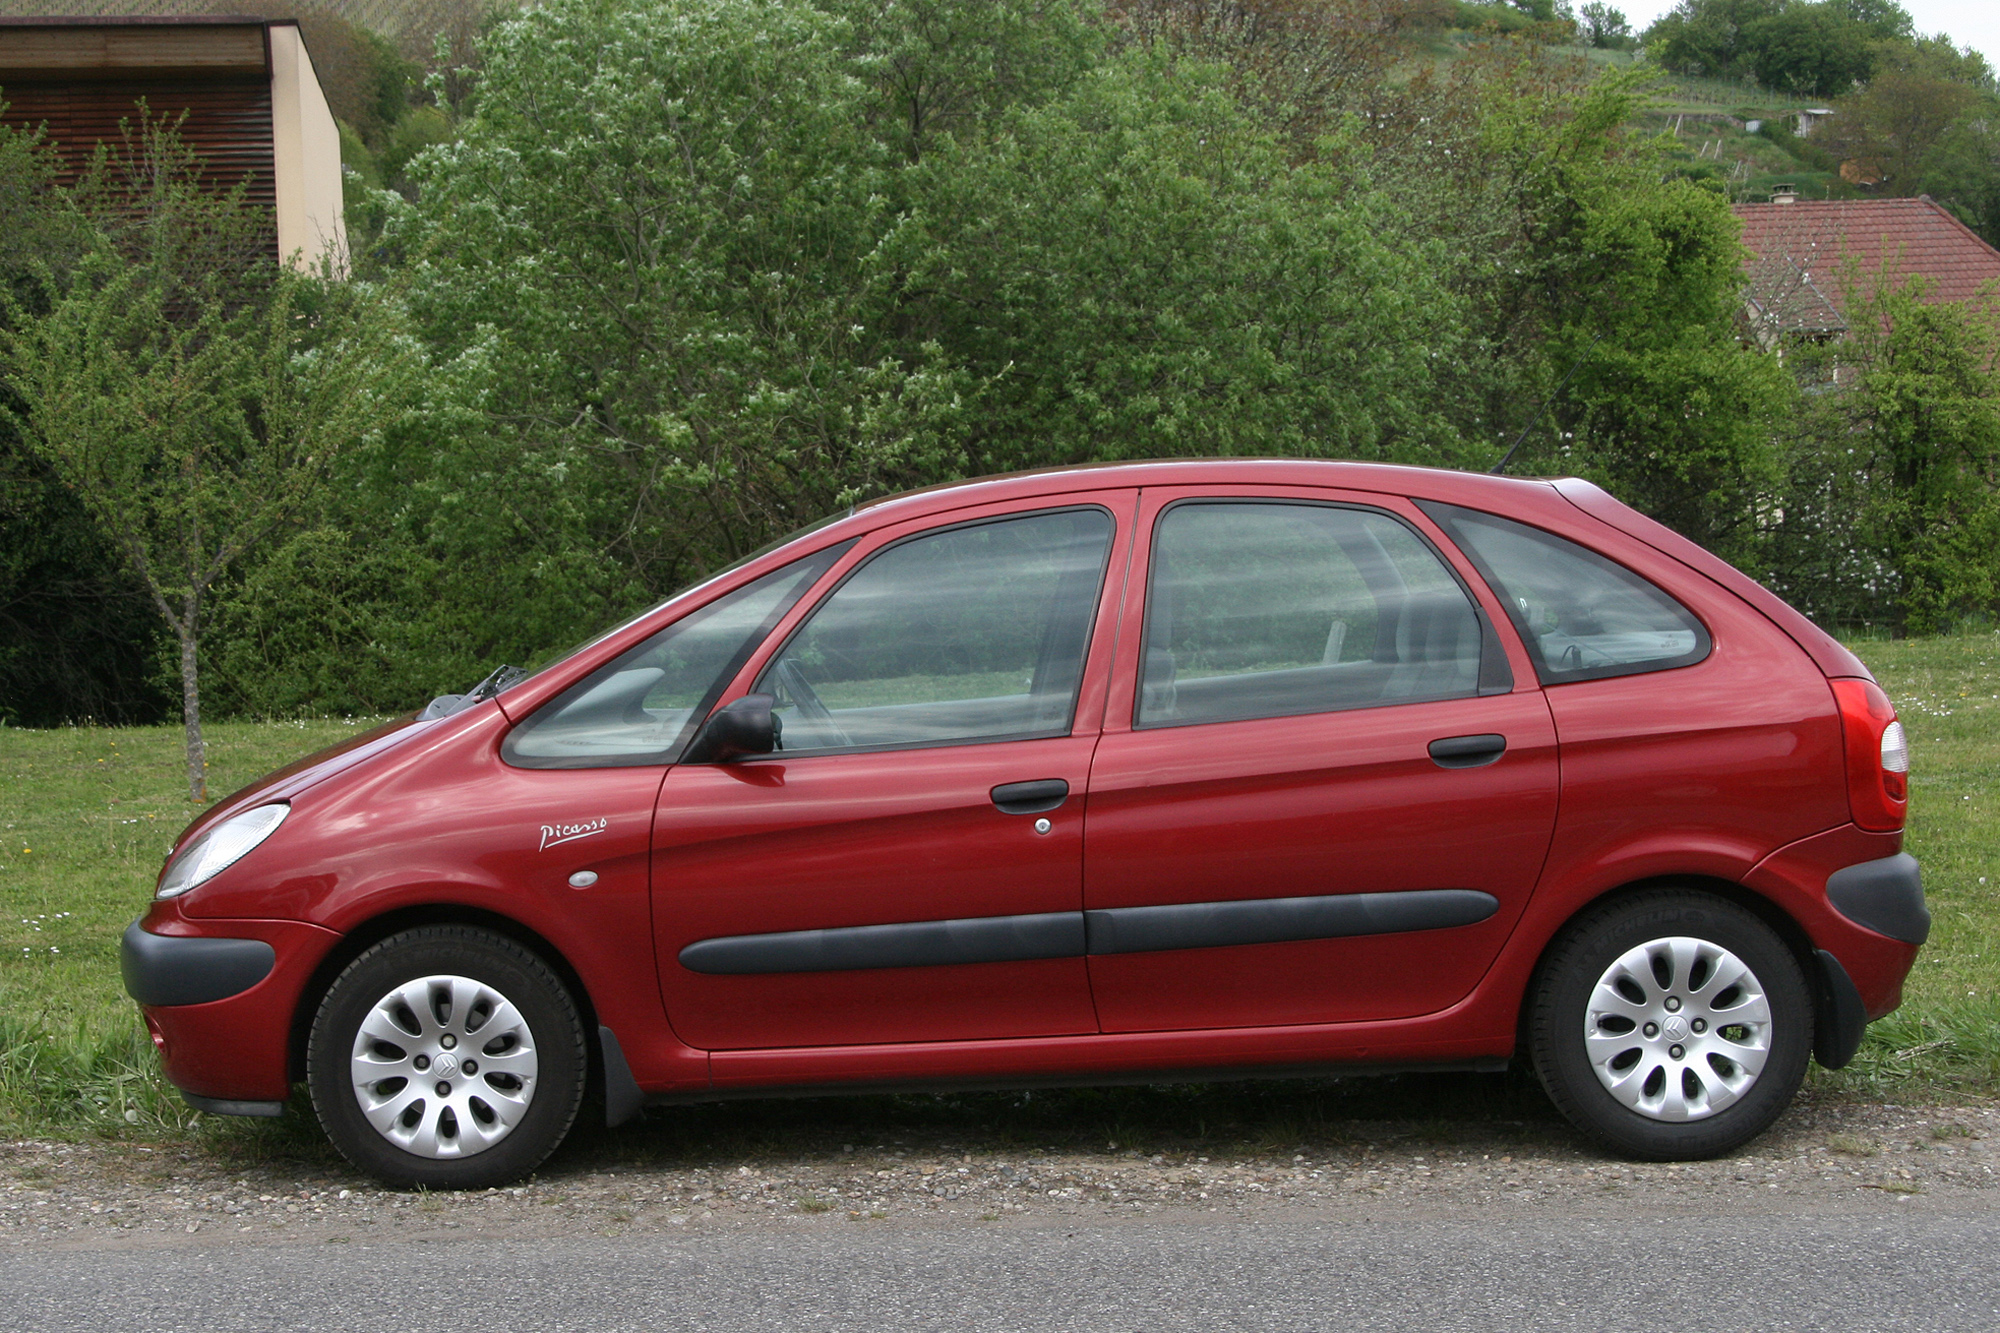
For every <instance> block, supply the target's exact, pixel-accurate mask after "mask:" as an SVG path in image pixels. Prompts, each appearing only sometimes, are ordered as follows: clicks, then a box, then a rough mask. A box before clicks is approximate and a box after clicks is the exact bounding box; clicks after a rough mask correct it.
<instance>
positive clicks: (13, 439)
mask: <svg viewBox="0 0 2000 1333" xmlns="http://www.w3.org/2000/svg"><path fill="white" fill-rule="evenodd" d="M56 178H57V163H56V160H55V158H54V156H53V154H52V153H50V152H49V150H48V148H47V145H46V144H45V143H44V142H43V140H42V138H41V136H40V135H39V134H38V133H35V132H31V131H19V130H12V129H7V128H4V127H0V218H4V219H5V220H6V221H5V225H4V226H0V293H5V296H0V328H7V327H11V326H12V325H13V323H14V322H15V319H16V317H17V315H18V314H20V313H24V312H25V313H29V314H33V313H39V310H40V306H39V305H38V304H37V300H36V297H37V293H38V284H37V282H36V275H37V274H39V273H42V272H50V271H55V272H61V271H65V270H67V269H68V268H69V267H70V266H71V265H72V264H73V263H74V262H75V260H76V258H77V256H78V254H79V253H80V251H81V250H82V249H83V248H85V246H86V244H87V232H88V228H87V226H86V225H85V223H84V219H83V218H82V217H81V215H80V214H79V213H78V212H77V210H75V209H74V208H71V207H70V206H69V204H68V201H67V199H66V198H65V196H64V195H63V194H62V193H61V192H60V191H59V190H58V189H57V188H56V185H55V181H56ZM9 298H11V299H9ZM18 405H19V404H18V400H15V399H14V398H13V395H12V393H11V390H10V389H9V388H8V386H7V384H6V383H5V381H4V378H0V717H4V718H8V719H10V720H11V721H13V722H15V723H25V724H27V725H29V726H52V725H55V724H57V723H60V722H63V721H65V720H67V719H70V718H79V717H96V718H103V719H106V720H111V721H119V722H134V721H144V720H150V718H151V716H152V715H153V712H154V710H155V709H157V707H158V706H159V703H160V700H159V699H158V698H157V697H156V691H155V690H154V689H153V688H152V684H151V681H150V678H149V677H150V666H151V660H152V648H153V644H154V640H155V638H156V635H157V632H158V629H159V626H158V622H157V617H156V616H155V615H154V613H153V610H152V606H151V604H150V602H149V601H148V600H147V598H146V596H145V593H144V592H143V590H141V589H140V588H138V587H137V586H136V585H135V584H134V583H133V581H132V580H131V578H130V576H129V575H127V574H126V573H125V572H124V570H123V568H122V566H121V565H120V563H119V561H118V558H117V555H116V553H115V552H113V551H111V550H110V549H108V548H107V547H106V545H105V543H104V541H103V539H102V538H101V537H100V536H99V534H98V532H97V530H96V528H95V526H94V525H93V524H92V523H91V521H90V516H89V514H88V513H87V512H85V511H84V510H83V509H82V508H81V507H79V506H78V505H77V504H76V502H75V499H74V497H72V496H71V495H70V494H69V493H68V492H67V491H66V490H64V488H63V487H62V484H61V483H60V482H59V481H58V480H57V479H56V477H55V476H54V475H53V474H52V473H51V472H50V471H49V469H48V467H47V466H46V465H45V464H44V463H43V462H42V461H41V459H40V458H38V457H37V456H36V455H34V454H33V453H32V452H30V451H29V450H28V449H27V448H26V446H25V445H24V443H23V442H22V440H21V439H20V437H19V435H18V433H17V432H16V431H15V430H14V428H13V426H12V424H11V423H10V422H9V420H8V419H7V417H6V415H5V412H6V409H7V408H10V407H18Z"/></svg>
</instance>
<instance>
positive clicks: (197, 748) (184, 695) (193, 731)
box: [175, 608, 208, 803]
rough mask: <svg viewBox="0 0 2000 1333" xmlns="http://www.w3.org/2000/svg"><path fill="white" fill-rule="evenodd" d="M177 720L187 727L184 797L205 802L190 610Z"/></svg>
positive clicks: (184, 637) (203, 749)
mask: <svg viewBox="0 0 2000 1333" xmlns="http://www.w3.org/2000/svg"><path fill="white" fill-rule="evenodd" d="M175 628H176V629H178V630H179V631H180V633H179V634H178V636H177V637H178V638H179V639H180V641H181V721H182V723H183V724H184V725H185V726H186V728H187V764H188V799H189V800H190V801H195V802H200V803H206V802H207V800H208V747H207V745H205V744H204V743H203V742H202V739H201V686H200V684H199V682H198V681H197V680H196V679H195V664H194V613H193V609H192V608H190V609H189V614H188V616H187V618H186V620H185V621H183V622H182V624H181V625H179V626H176V627H175Z"/></svg>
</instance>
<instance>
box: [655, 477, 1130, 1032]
mask: <svg viewBox="0 0 2000 1333" xmlns="http://www.w3.org/2000/svg"><path fill="white" fill-rule="evenodd" d="M1131 502H1132V501H1131V493H1130V492H1122V493H1109V494H1105V495H1100V496H1096V497H1092V498H1088V499H1086V500H1085V501H1084V502H1083V503H1079V504H1075V505H1070V506H1067V507H1064V508H1060V509H1049V508H1047V504H1048V502H1047V501H1041V502H1039V503H1040V504H1041V505H1042V506H1043V508H1041V509H1032V508H1028V507H1025V506H1024V505H1022V504H1019V503H1016V504H1014V505H1012V506H1005V507H997V508H990V509H988V510H986V511H982V512H980V513H978V514H976V515H971V516H968V517H965V518H964V519H963V520H962V521H959V522H955V523H952V524H950V525H949V526H942V525H938V524H937V522H936V520H932V521H931V525H930V526H929V527H920V528H916V529H914V530H911V529H908V528H905V529H892V530H889V531H886V532H884V533H879V534H876V535H875V536H874V537H872V538H869V539H866V540H864V541H863V542H862V543H860V544H859V545H858V546H857V547H856V548H855V550H854V551H853V552H852V553H851V554H850V555H849V556H848V557H847V558H846V563H845V565H844V567H842V568H840V569H836V571H835V586H834V588H833V590H832V591H831V592H829V593H828V594H826V595H825V596H824V597H823V598H822V599H821V600H820V601H819V602H818V604H817V605H815V606H812V607H810V608H807V609H804V610H802V611H800V612H798V613H796V614H794V615H793V616H792V617H790V618H789V619H788V621H787V623H786V624H784V625H781V626H780V627H779V630H778V632H777V633H776V634H775V635H774V636H773V640H772V643H771V644H770V645H768V646H767V648H766V649H765V651H764V652H763V653H762V654H760V656H759V657H758V658H757V659H756V660H753V661H752V662H751V663H750V665H749V666H748V667H747V668H745V670H744V672H743V673H742V676H741V678H740V679H739V681H738V682H737V685H736V686H735V687H733V689H732V695H733V694H737V693H749V692H764V693H770V694H773V695H776V696H777V699H778V709H777V712H778V716H779V718H780V719H781V721H782V724H783V732H782V737H781V742H782V745H783V747H784V748H783V749H782V750H781V751H780V752H778V753H776V754H773V755H770V756H767V757H761V758H757V759H753V760H747V761H739V762H736V763H730V764H716V765H689V764H683V765H678V766H676V767H675V768H674V769H672V770H671V771H670V772H669V773H668V775H667V780H666V783H665V784H664V786H663V788H662V790H661V793H660V801H659V807H658V811H657V813H656V816H655V820H654V830H653V867H652V892H653V908H654V914H653V919H654V931H655V937H656V941H657V943H658V953H659V960H660V978H661V989H662V992H663V994H664V997H665V1000H666V1004H667V1011H668V1014H669V1017H670V1019H671V1021H672V1023H673V1025H674V1028H675V1031H676V1032H677V1033H678V1034H679V1035H680V1036H681V1038H682V1039H683V1040H685V1041H687V1042H688V1043H690V1044H691V1045H694V1046H698V1047H702V1048H705V1049H709V1050H731V1049H738V1050H740V1049H753V1048H770V1047H793V1046H826V1045H850V1044H865V1043H879V1042H911V1041H950V1040H963V1039H968V1038H979V1037H1021V1036H1047V1035H1056V1034H1066V1033H1079V1032H1093V1031H1095V1030H1096V1026H1097V1025H1096V1019H1095V1016H1094V1012H1093V1010H1092V1007H1091V1001H1090V992H1089V981H1088V976H1087V973H1086V968H1085V963H1084V959H1083V919H1082V906H1083V902H1082V897H1083V888H1082V872H1083V863H1082V859H1083V794H1084V788H1085V784H1086V782H1087V779H1088V777H1089V769H1090V755H1091V750H1092V748H1093V747H1094V745H1095V744H1096V728H1097V719H1098V717H1099V715H1100V714H1101V710H1102V701H1103V688H1104V686H1103V679H1102V678H1103V677H1104V675H1105V674H1106V673H1107V672H1108V647H1109V642H1110V638H1111V634H1112V630H1113V629H1114V626H1113V624H1112V616H1111V615H1109V614H1105V615H1100V614H1099V612H1100V608H1101V607H1103V606H1105V605H1106V604H1111V605H1114V606H1115V602H1116V598H1117V595H1118V592H1119V589H1118V588H1117V587H1115V586H1110V585H1109V581H1108V580H1107V577H1106V573H1107V569H1109V568H1122V564H1121V563H1114V562H1113V561H1112V560H1111V555H1112V552H1113V548H1114V546H1115V545H1116V544H1117V543H1118V540H1119V536H1120V534H1119V524H1118V520H1116V519H1115V518H1114V517H1113V514H1114V513H1115V512H1124V513H1127V514H1129V512H1130V505H1131ZM1121 506H1122V509H1121ZM1093 642H1095V643H1096V647H1095V648H1093ZM1093 663H1094V664H1095V667H1094V670H1093V669H1092V664H1093Z"/></svg>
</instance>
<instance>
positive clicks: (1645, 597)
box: [1422, 501, 1710, 685]
mask: <svg viewBox="0 0 2000 1333" xmlns="http://www.w3.org/2000/svg"><path fill="white" fill-rule="evenodd" d="M1422 506H1423V510H1424V512H1425V513H1427V514H1429V515H1430V516H1431V517H1432V518H1433V519H1435V520H1436V521H1437V523H1438V525H1439V526H1440V527H1442V528H1443V529H1444V530H1445V531H1446V532H1448V533H1450V534H1451V537H1452V540H1454V541H1455V542H1457V543H1458V545H1459V546H1460V547H1461V548H1462V549H1463V550H1464V551H1465V553H1466V554H1467V555H1468V556H1470V557H1471V559H1472V562H1473V564H1475V565H1476V566H1478V568H1479V572H1480V573H1481V574H1482V575H1484V576H1485V578H1486V581H1487V582H1488V583H1490V584H1491V585H1492V586H1493V591H1494V592H1495V593H1496V594H1498V595H1499V598H1500V600H1501V601H1502V602H1503V603H1504V604H1505V605H1506V607H1507V613H1508V614H1509V615H1510V616H1512V617H1513V619H1514V627H1515V628H1516V629H1518V630H1520V632H1521V638H1522V639H1523V640H1525V641H1526V643H1527V645H1528V651H1529V653H1530V654H1532V655H1533V657H1534V659H1535V671H1536V673H1537V674H1538V675H1539V676H1540V677H1541V681H1542V683H1543V684H1544V685H1554V684H1559V683H1561V682H1564V681H1572V680H1597V679H1600V678H1602V677H1605V676H1629V675H1633V674H1636V673H1638V672H1642V671H1664V670H1666V669H1667V668H1669V667H1680V666H1688V665H1690V664H1692V663H1695V662H1699V661H1701V660H1702V659H1703V658H1704V657H1707V656H1708V652H1709V647H1710V644H1709V637H1708V631H1707V630H1706V629H1705V628H1703V626H1702V623H1701V622H1700V621H1699V620H1697V619H1695V617H1694V613H1693V612H1691V611H1689V610H1688V609H1687V608H1686V607H1685V606H1682V605H1681V604H1680V603H1679V602H1677V601H1675V600H1674V599H1673V598H1672V597H1670V596H1668V595H1667V594H1666V593H1665V592H1663V591H1662V590H1660V589H1659V588H1657V587H1655V586H1654V585H1653V584H1651V583H1649V582H1648V581H1646V580H1645V579H1643V578H1640V577H1639V576H1638V575H1637V574H1634V573H1633V572H1632V571H1631V570H1629V569H1627V568H1625V567H1624V566H1623V565H1621V564H1618V563H1616V562H1615V561H1612V560H1608V559H1606V558H1605V557H1604V556H1601V555H1599V554H1598V553H1597V552H1595V551H1592V550H1589V549H1587V548H1585V547H1582V546H1579V545H1577V544H1576V543H1575V542H1572V541H1568V540H1565V539H1564V538H1561V537H1558V536H1556V535H1555V534H1554V533H1550V532H1544V531H1542V530H1541V529H1540V528H1531V527H1529V526H1528V525H1527V524H1525V523H1516V522H1514V521H1513V520H1511V519H1505V518H1499V517H1496V516H1494V515H1492V514H1486V513H1481V512H1480V511H1478V510H1476V509H1460V508H1458V507H1457V506H1455V505H1443V504H1436V503H1432V502H1428V501H1425V502H1422Z"/></svg>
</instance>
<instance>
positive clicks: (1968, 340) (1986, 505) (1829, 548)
mask: <svg viewBox="0 0 2000 1333" xmlns="http://www.w3.org/2000/svg"><path fill="white" fill-rule="evenodd" d="M1858 276H1859V275H1852V274H1850V275H1849V286H1850V289H1851V294H1850V297H1849V300H1850V309H1851V310H1852V312H1853V313H1852V315H1851V317H1850V323H1851V325H1852V328H1853V334H1852V337H1851V339H1850V340H1849V341H1848V342H1846V343H1843V344H1840V345H1837V346H1835V347H1831V348H1829V349H1827V350H1826V351H1825V352H1824V353H1823V354H1822V355H1823V356H1824V357H1827V358H1834V359H1837V360H1838V362H1839V363H1840V380H1841V381H1842V382H1843V383H1844V384H1845V385H1846V386H1847V387H1845V388H1844V389H1843V390H1841V391H1839V392H1831V393H1819V394H1815V395H1811V396H1809V397H1808V398H1807V399H1805V400H1804V401H1803V403H1802V408H1803V410H1802V412H1801V414H1800V416H1799V418H1798V422H1797V426H1796V429H1795V431H1794V433H1793V440H1792V443H1791V465H1790V483H1789V487H1788V490H1787V491H1786V492H1785V493H1783V496H1782V503H1781V504H1780V505H1778V506H1776V507H1775V509H1776V515H1777V517H1776V519H1775V521H1774V522H1773V523H1772V525H1771V527H1772V545H1773V549H1774V555H1775V558H1776V560H1777V562H1778V566H1779V572H1780V578H1779V582H1780V583H1781V586H1782V587H1783V590H1784V591H1786V592H1788V593H1789V594H1791V595H1793V596H1795V597H1799V598H1802V599H1804V600H1805V601H1807V602H1808V603H1816V605H1813V606H1812V609H1814V610H1818V611H1821V612H1822V613H1823V614H1827V615H1829V616H1830V617H1832V618H1835V619H1839V620H1844V621H1847V622H1848V623H1854V622H1856V621H1874V622H1877V623H1880V622H1883V621H1886V622H1887V623H1888V624H1889V625H1890V627H1891V628H1892V629H1893V630H1894V631H1895V632H1896V633H1897V634H1899V635H1900V634H1904V633H1911V634H1928V633H1937V632H1940V631H1944V630H1949V629H1951V628H1952V627H1953V625H1955V624H1956V623H1958V622H1959V621H1960V620H1962V619H1963V618H1965V617H1966V616H1976V615H1989V616H1990V615H1992V614H1994V613H1995V612H1996V611H2000V374H1997V373H1996V371H1995V366H1996V364H2000V361H1996V358H2000V291H1995V292H1992V293H1989V295H1988V298H1987V299H1986V300H1985V301H1984V302H1975V303H1951V304H1939V305H1933V304H1928V303H1927V302H1926V300H1925V288H1924V284H1923V282H1922V280H1920V279H1913V280H1911V281H1910V282H1908V283H1906V284H1904V285H1902V286H1900V287H1891V286H1890V285H1889V284H1887V283H1876V284H1874V285H1873V286H1872V287H1871V286H1870V285H1868V284H1867V283H1865V282H1862V281H1858V280H1857V277H1858Z"/></svg>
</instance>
